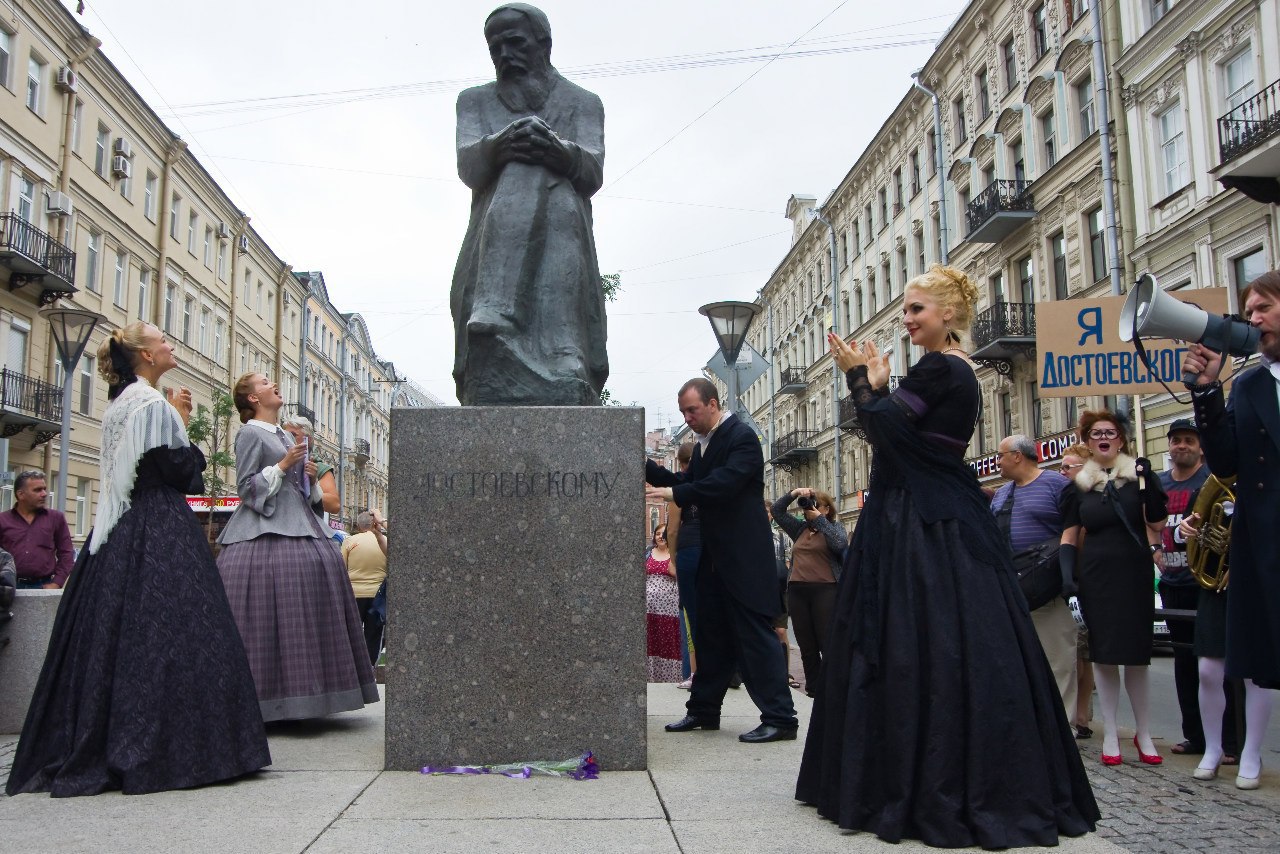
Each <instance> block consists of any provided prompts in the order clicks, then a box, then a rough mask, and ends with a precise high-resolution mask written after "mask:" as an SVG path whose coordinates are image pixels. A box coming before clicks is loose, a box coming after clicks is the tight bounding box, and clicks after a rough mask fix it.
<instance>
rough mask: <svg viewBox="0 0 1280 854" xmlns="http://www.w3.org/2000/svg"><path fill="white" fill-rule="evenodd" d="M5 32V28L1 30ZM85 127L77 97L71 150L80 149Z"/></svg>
mask: <svg viewBox="0 0 1280 854" xmlns="http://www.w3.org/2000/svg"><path fill="white" fill-rule="evenodd" d="M0 32H3V30H0ZM82 127H84V101H81V100H80V99H79V98H76V105H75V106H74V107H72V108H71V150H72V151H73V152H79V150H80V129H81V128H82Z"/></svg>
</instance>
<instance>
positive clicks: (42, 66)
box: [27, 53, 49, 115]
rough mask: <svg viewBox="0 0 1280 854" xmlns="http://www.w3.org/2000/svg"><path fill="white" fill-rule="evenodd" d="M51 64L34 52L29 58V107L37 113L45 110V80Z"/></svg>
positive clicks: (39, 113)
mask: <svg viewBox="0 0 1280 854" xmlns="http://www.w3.org/2000/svg"><path fill="white" fill-rule="evenodd" d="M48 70H49V64H48V63H47V62H42V61H41V60H40V58H39V57H38V56H36V55H35V54H34V53H33V54H31V57H30V59H28V60H27V109H28V110H30V111H31V112H33V113H35V114H36V115H41V114H43V112H44V81H45V76H46V73H47V72H48Z"/></svg>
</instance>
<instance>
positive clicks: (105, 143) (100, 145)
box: [93, 125, 111, 178]
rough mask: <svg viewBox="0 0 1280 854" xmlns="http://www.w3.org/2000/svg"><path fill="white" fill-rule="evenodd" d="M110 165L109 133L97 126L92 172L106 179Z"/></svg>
mask: <svg viewBox="0 0 1280 854" xmlns="http://www.w3.org/2000/svg"><path fill="white" fill-rule="evenodd" d="M110 165H111V131H110V130H108V129H107V128H105V127H103V126H102V125H98V135H97V136H96V137H94V142H93V171H94V172H97V173H98V174H99V175H100V176H101V177H103V178H105V177H107V168H108V167H109V166H110Z"/></svg>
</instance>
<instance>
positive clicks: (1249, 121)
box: [1214, 80, 1280, 201]
mask: <svg viewBox="0 0 1280 854" xmlns="http://www.w3.org/2000/svg"><path fill="white" fill-rule="evenodd" d="M1218 155H1219V157H1220V159H1221V165H1219V166H1218V168H1217V169H1215V170H1214V173H1215V175H1216V176H1217V177H1218V178H1219V179H1241V178H1245V179H1249V178H1251V179H1258V178H1263V179H1272V181H1274V180H1275V179H1277V178H1280V80H1276V81H1275V82H1273V83H1272V84H1271V85H1270V86H1268V87H1267V88H1265V89H1263V90H1262V91H1261V92H1259V93H1258V94H1256V95H1254V96H1253V97H1252V98H1250V99H1249V100H1247V101H1245V102H1244V103H1243V104H1241V105H1240V106H1238V107H1236V108H1235V109H1233V110H1232V111H1231V112H1229V113H1227V114H1226V115H1225V116H1222V117H1221V118H1219V119H1218ZM1224 183H1230V184H1232V185H1234V184H1235V183H1236V182H1235V181H1234V180H1233V181H1230V182H1224ZM1241 189H1244V188H1243V187H1242V188H1241ZM1246 192H1247V191H1246ZM1248 195H1252V193H1248ZM1255 198H1256V197H1255ZM1271 201H1275V199H1271Z"/></svg>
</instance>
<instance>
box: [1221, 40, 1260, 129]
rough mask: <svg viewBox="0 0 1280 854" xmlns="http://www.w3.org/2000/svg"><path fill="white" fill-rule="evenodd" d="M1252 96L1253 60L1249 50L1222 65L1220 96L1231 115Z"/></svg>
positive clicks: (1251, 52) (1246, 49)
mask: <svg viewBox="0 0 1280 854" xmlns="http://www.w3.org/2000/svg"><path fill="white" fill-rule="evenodd" d="M1253 95H1254V58H1253V51H1252V50H1250V49H1249V48H1247V47H1246V48H1245V49H1244V50H1242V51H1240V52H1239V53H1237V54H1236V55H1235V56H1233V57H1231V58H1230V59H1228V60H1227V61H1226V62H1224V63H1222V96H1223V101H1224V102H1225V103H1226V107H1227V112H1228V113H1233V112H1235V111H1236V110H1237V109H1239V107H1240V105H1241V104H1243V103H1244V102H1245V101H1247V100H1249V99H1250V98H1252V97H1253Z"/></svg>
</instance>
